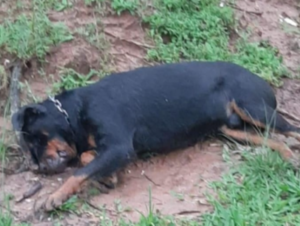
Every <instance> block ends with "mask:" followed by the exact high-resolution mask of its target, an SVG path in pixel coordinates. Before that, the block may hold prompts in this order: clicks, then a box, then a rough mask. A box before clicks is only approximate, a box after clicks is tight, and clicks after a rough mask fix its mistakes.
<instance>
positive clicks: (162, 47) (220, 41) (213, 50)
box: [111, 0, 288, 85]
mask: <svg viewBox="0 0 300 226" xmlns="http://www.w3.org/2000/svg"><path fill="white" fill-rule="evenodd" d="M129 2H130V3H129ZM129 2H128V3H126V4H125V3H124V2H123V1H122V0H114V1H112V3H111V6H112V8H113V9H115V10H116V11H117V12H118V13H120V12H122V11H126V10H129V11H133V10H136V9H138V10H136V11H138V12H139V10H140V9H142V8H146V9H145V10H146V11H147V12H146V13H145V12H144V13H141V14H142V15H141V16H142V19H143V21H144V22H145V23H147V24H148V26H149V34H150V36H151V37H152V39H153V40H154V42H155V44H156V45H155V48H152V49H149V50H148V53H147V57H148V60H150V61H155V62H167V63H169V62H178V61H181V60H205V61H216V60H224V61H231V62H235V63H237V64H240V65H242V66H244V67H246V68H248V69H249V70H251V71H253V72H254V73H257V74H258V75H259V76H261V77H262V78H264V79H266V80H267V81H269V82H272V83H273V84H275V85H278V84H280V83H279V79H280V77H281V76H284V75H288V70H287V69H286V67H285V66H283V63H282V59H281V57H279V56H278V52H277V51H276V50H275V49H274V48H272V47H271V46H269V45H264V42H262V43H250V42H249V41H248V39H244V38H239V39H238V40H237V41H236V42H234V43H233V44H231V43H230V39H231V34H232V32H233V31H234V30H236V29H235V28H236V26H237V25H236V23H235V18H234V11H233V9H232V8H230V7H227V6H225V7H220V1H219V0H192V1H186V0H153V1H151V4H148V5H149V6H150V7H148V9H147V7H145V6H144V5H145V4H146V3H145V2H144V1H143V0H140V1H129ZM145 10H144V11H145ZM149 12H150V13H149ZM241 36H242V35H241Z"/></svg>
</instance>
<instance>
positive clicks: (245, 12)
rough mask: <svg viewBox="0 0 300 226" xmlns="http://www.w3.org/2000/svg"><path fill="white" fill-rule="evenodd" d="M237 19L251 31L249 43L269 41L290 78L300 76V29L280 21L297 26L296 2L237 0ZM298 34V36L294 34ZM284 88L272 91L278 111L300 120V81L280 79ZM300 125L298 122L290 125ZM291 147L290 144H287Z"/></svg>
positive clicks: (291, 0) (298, 15) (297, 7)
mask: <svg viewBox="0 0 300 226" xmlns="http://www.w3.org/2000/svg"><path fill="white" fill-rule="evenodd" d="M236 6H237V9H236V17H237V20H238V21H239V24H240V25H241V26H242V27H244V28H250V29H251V31H252V37H251V40H253V41H259V40H261V39H263V40H268V41H269V42H270V44H271V45H272V46H274V47H276V48H277V49H278V50H279V53H280V54H281V55H282V57H283V62H284V64H285V65H286V66H287V67H288V68H289V69H290V70H291V71H292V76H294V77H298V76H299V75H300V74H299V73H300V71H299V69H300V58H299V54H300V29H299V27H298V28H297V27H294V26H292V25H289V24H288V23H286V22H283V21H282V18H289V19H291V20H293V21H295V22H297V23H298V24H299V22H300V11H299V9H300V8H299V3H298V1H296V0H288V1H280V0H238V1H236ZM297 32H298V33H297ZM283 82H284V83H283V86H282V87H280V88H275V93H276V96H277V100H278V103H279V106H280V108H282V109H285V110H286V111H288V112H289V113H291V114H293V115H296V116H298V118H300V99H299V98H298V96H299V93H300V81H299V80H297V79H291V78H286V79H283ZM292 123H293V124H295V125H298V126H299V125H300V124H299V123H298V122H292ZM289 142H291V143H292V144H293V141H289Z"/></svg>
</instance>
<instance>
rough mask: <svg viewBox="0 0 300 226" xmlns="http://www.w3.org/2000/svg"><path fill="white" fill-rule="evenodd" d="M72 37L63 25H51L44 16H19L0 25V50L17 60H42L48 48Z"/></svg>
mask: <svg viewBox="0 0 300 226" xmlns="http://www.w3.org/2000/svg"><path fill="white" fill-rule="evenodd" d="M71 39H72V35H71V34H70V33H69V32H68V30H67V29H66V27H65V26H64V25H63V24H59V23H58V24H53V23H52V22H50V21H49V19H48V17H47V16H46V15H44V14H40V13H39V14H37V15H32V16H31V17H28V16H25V15H23V14H21V15H20V16H18V17H17V18H16V20H15V21H10V20H5V21H4V23H3V24H2V25H0V48H1V49H2V51H4V53H3V52H2V54H5V52H7V53H10V54H12V55H14V56H16V57H18V58H19V59H25V60H26V59H30V58H32V57H37V58H39V59H44V57H45V55H46V53H48V52H49V50H50V47H52V46H55V45H58V44H60V43H62V42H65V41H70V40H71Z"/></svg>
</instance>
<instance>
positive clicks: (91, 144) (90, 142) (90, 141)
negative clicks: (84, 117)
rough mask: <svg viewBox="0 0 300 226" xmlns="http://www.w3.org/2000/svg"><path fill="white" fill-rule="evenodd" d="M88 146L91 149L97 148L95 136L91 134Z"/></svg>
mask: <svg viewBox="0 0 300 226" xmlns="http://www.w3.org/2000/svg"><path fill="white" fill-rule="evenodd" d="M88 144H89V145H90V147H96V146H97V145H96V142H95V137H94V135H92V134H90V135H89V137H88Z"/></svg>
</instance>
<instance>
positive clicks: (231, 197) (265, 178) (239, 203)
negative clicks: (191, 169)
mask: <svg viewBox="0 0 300 226" xmlns="http://www.w3.org/2000/svg"><path fill="white" fill-rule="evenodd" d="M262 152H263V153H262V154H257V155H254V154H251V153H249V152H244V153H243V154H242V156H243V158H244V161H243V162H242V163H241V165H240V166H239V167H236V166H235V167H233V169H232V171H231V172H230V173H228V174H227V175H225V176H224V177H223V179H222V180H221V181H218V182H214V183H213V184H212V188H213V189H214V191H215V192H216V194H217V197H216V198H211V203H212V205H213V207H214V212H213V213H210V214H207V215H204V216H203V225H205V226H206V225H207V226H208V225H209V226H214V225H228V226H235V225H236V226H243V225H247V226H252V225H253V226H254V225H264V226H276V225H300V215H299V212H300V202H299V201H300V198H299V197H300V180H299V179H300V178H299V172H296V173H295V172H294V170H293V168H292V166H291V165H290V164H288V163H287V162H286V161H284V160H282V159H281V158H280V157H279V154H278V153H274V152H271V151H270V150H262Z"/></svg>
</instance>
